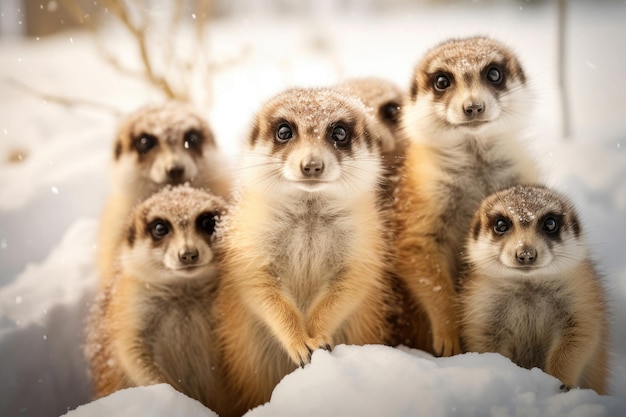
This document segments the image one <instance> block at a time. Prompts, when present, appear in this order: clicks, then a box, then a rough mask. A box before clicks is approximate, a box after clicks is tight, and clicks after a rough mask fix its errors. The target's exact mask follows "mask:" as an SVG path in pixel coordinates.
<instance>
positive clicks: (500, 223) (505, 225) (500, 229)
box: [493, 216, 511, 236]
mask: <svg viewBox="0 0 626 417" xmlns="http://www.w3.org/2000/svg"><path fill="white" fill-rule="evenodd" d="M510 228H511V222H510V221H509V220H508V219H507V218H506V217H502V216H499V217H496V218H495V220H494V222H493V231H494V232H495V233H496V234H497V235H500V236H501V235H503V234H505V233H506V232H508V231H509V229H510Z"/></svg>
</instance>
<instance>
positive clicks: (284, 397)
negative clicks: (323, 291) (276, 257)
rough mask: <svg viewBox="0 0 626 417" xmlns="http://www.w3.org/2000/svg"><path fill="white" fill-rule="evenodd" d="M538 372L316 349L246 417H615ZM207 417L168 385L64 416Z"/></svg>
mask: <svg viewBox="0 0 626 417" xmlns="http://www.w3.org/2000/svg"><path fill="white" fill-rule="evenodd" d="M560 385H561V383H560V382H559V381H558V380H557V379H555V378H554V377H552V376H550V375H548V374H545V373H544V372H542V371H541V370H539V369H531V370H528V369H523V368H520V367H518V366H516V365H515V364H513V363H512V362H511V361H509V360H508V359H506V358H505V357H503V356H501V355H499V354H495V353H486V354H477V353H467V354H464V355H458V356H455V357H451V358H434V357H432V356H430V355H428V354H426V353H423V352H420V351H416V350H410V349H400V348H391V347H387V346H380V345H369V346H346V345H340V346H337V347H336V348H335V349H334V350H333V352H327V351H324V350H318V351H316V352H315V353H314V354H313V357H312V360H311V364H310V365H307V366H306V367H305V368H303V369H297V370H296V371H294V372H293V373H291V374H289V375H287V376H286V377H285V378H283V380H282V381H281V382H280V384H278V386H277V387H276V389H275V390H274V392H273V394H272V398H271V400H270V402H268V403H267V404H264V405H262V406H259V407H257V408H255V409H253V410H251V411H249V412H248V413H247V414H246V417H263V416H272V417H282V416H285V417H287V416H289V417H291V416H299V417H306V416H311V417H312V416H360V417H367V416H372V417H374V416H376V417H379V416H387V417H394V416H397V417H405V416H406V417H408V416H412V417H417V416H428V417H448V416H464V417H471V416H494V417H500V416H501V417H507V416H541V417H549V416H572V417H575V416H578V417H596V416H597V417H600V416H623V415H626V402H624V401H623V400H621V399H618V398H615V397H609V396H600V395H598V394H596V393H595V392H594V391H592V390H586V389H574V390H571V391H569V392H567V393H564V392H561V391H560V389H559V387H560ZM173 414H175V415H185V416H188V417H196V416H197V417H200V416H213V415H215V414H214V413H213V412H212V411H210V410H208V409H206V408H205V407H203V406H202V405H200V404H199V403H198V402H197V401H195V400H192V399H190V398H188V397H186V396H185V395H183V394H180V393H177V392H176V391H174V390H173V389H172V388H171V387H169V386H168V385H164V384H160V385H153V386H150V387H140V388H131V389H127V390H123V391H118V392H116V393H114V394H112V395H110V396H108V397H105V398H102V399H100V400H97V401H94V402H92V403H90V404H87V405H84V406H81V407H79V408H78V409H76V410H75V411H72V412H69V413H67V414H66V417H104V416H109V415H121V416H126V415H127V416H137V415H149V416H152V417H159V416H163V417H165V416H171V415H173Z"/></svg>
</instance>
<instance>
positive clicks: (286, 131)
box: [276, 123, 293, 143]
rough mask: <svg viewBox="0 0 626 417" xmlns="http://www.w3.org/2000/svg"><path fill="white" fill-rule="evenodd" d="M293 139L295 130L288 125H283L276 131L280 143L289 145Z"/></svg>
mask: <svg viewBox="0 0 626 417" xmlns="http://www.w3.org/2000/svg"><path fill="white" fill-rule="evenodd" d="M292 137H293V130H291V126H289V125H288V124H285V123H283V124H281V125H280V126H278V130H277V131H276V141H277V142H278V143H287V142H288V141H289V139H291V138H292Z"/></svg>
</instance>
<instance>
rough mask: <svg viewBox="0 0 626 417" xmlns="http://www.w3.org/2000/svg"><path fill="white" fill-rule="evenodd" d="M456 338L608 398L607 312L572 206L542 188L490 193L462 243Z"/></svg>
mask: <svg viewBox="0 0 626 417" xmlns="http://www.w3.org/2000/svg"><path fill="white" fill-rule="evenodd" d="M466 252H467V267H466V268H465V272H464V273H465V276H464V279H463V285H462V292H461V297H460V301H461V305H462V314H461V317H462V332H461V333H462V341H463V343H464V345H465V347H466V348H467V350H469V351H473V352H497V353H500V354H502V355H504V356H506V357H508V358H510V359H511V360H512V361H513V362H515V363H517V364H518V365H520V366H523V367H525V368H528V369H531V368H535V367H537V368H541V369H542V370H544V371H545V372H547V373H549V374H551V375H553V376H555V377H557V378H558V379H560V380H561V381H562V382H563V383H564V384H565V385H566V386H567V387H568V388H575V387H583V388H592V389H594V390H596V391H597V392H598V393H600V394H606V392H607V378H608V364H607V359H608V358H607V349H608V348H607V346H608V340H607V339H608V321H607V306H606V302H605V297H604V293H603V288H602V285H601V282H600V277H599V275H598V273H597V272H596V271H595V268H594V263H593V261H592V260H591V258H590V255H589V253H588V249H587V245H586V244H585V242H584V239H583V235H582V231H581V227H580V225H579V221H578V216H577V214H576V212H575V210H574V208H573V206H572V204H571V202H570V201H569V200H568V199H567V198H566V197H565V196H563V195H561V194H560V193H557V192H555V191H552V190H549V189H547V188H543V187H531V186H517V187H513V188H510V189H507V190H504V191H501V192H498V193H495V194H493V195H491V196H489V197H488V198H487V199H485V201H484V202H483V203H482V204H481V206H480V208H479V209H478V210H477V212H476V215H475V216H474V220H473V223H472V227H471V232H470V234H469V236H468V238H467V248H466Z"/></svg>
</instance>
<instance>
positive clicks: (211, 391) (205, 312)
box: [86, 186, 226, 408]
mask: <svg viewBox="0 0 626 417" xmlns="http://www.w3.org/2000/svg"><path fill="white" fill-rule="evenodd" d="M225 204H226V203H225V202H224V201H223V200H222V199H221V198H219V197H217V196H215V195H213V194H210V193H208V192H206V191H203V190H199V189H194V188H191V187H189V186H178V187H175V188H171V187H166V188H164V189H163V190H161V191H160V192H158V193H157V194H155V195H153V196H151V197H150V198H148V199H147V200H145V201H144V202H143V203H142V204H141V205H139V206H138V207H137V208H136V209H135V210H134V211H133V213H132V215H131V219H130V222H129V225H128V227H127V228H126V229H125V230H126V234H125V239H123V241H122V243H121V249H120V251H119V253H118V257H119V258H118V261H119V262H118V263H117V270H116V273H115V274H114V275H113V277H112V279H111V280H110V281H109V283H108V285H107V286H106V287H105V289H104V290H103V291H102V292H101V294H100V295H99V296H98V298H97V303H96V305H95V307H94V308H93V310H92V312H91V315H90V320H89V325H88V337H87V347H86V354H87V359H88V361H89V363H90V368H91V374H92V378H93V383H94V392H95V395H96V396H97V397H101V396H105V395H108V394H111V393H112V392H114V391H117V390H119V389H122V388H127V387H132V386H140V385H150V384H156V383H161V382H166V383H168V384H170V385H172V386H173V387H174V388H176V389H177V390H179V391H181V392H182V393H184V394H186V395H188V396H190V397H192V398H195V399H197V400H199V401H201V402H202V403H203V404H205V405H206V406H208V407H211V408H217V407H218V406H219V405H218V400H219V398H220V395H219V389H218V382H219V379H220V377H219V372H220V360H219V356H218V343H217V341H216V340H215V338H216V336H215V334H214V327H215V323H214V318H213V317H212V315H211V308H212V305H213V301H214V297H215V291H216V290H217V281H218V278H219V272H218V269H217V257H218V254H219V252H218V251H216V232H215V222H216V221H218V220H219V217H220V216H221V215H223V213H224V212H225Z"/></svg>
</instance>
